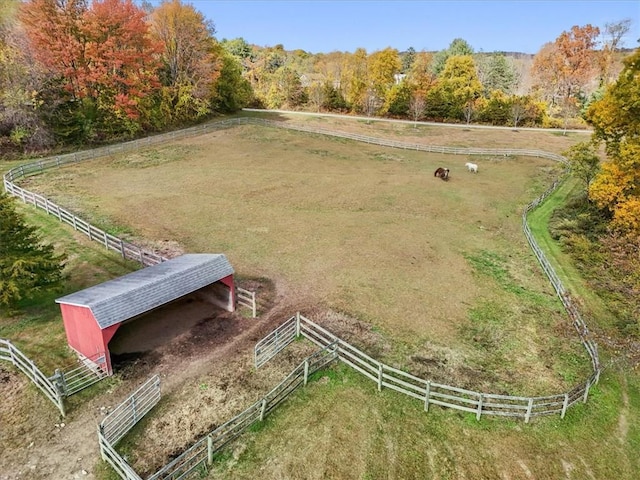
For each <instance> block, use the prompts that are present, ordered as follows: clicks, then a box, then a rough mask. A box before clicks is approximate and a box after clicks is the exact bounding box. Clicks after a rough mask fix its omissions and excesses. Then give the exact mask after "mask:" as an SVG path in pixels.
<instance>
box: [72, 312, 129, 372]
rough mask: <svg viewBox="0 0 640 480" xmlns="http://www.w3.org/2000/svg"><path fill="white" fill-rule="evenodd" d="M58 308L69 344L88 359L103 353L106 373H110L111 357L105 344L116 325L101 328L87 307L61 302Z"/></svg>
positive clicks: (116, 327)
mask: <svg viewBox="0 0 640 480" xmlns="http://www.w3.org/2000/svg"><path fill="white" fill-rule="evenodd" d="M60 310H61V312H62V322H63V323H64V330H65V332H66V334H67V343H68V344H69V346H70V347H71V348H73V349H74V350H75V351H76V352H79V353H81V354H82V355H84V356H85V357H87V358H89V359H92V358H94V357H95V356H97V355H104V356H105V358H106V361H107V369H108V373H109V374H111V373H112V371H111V358H110V355H109V351H108V349H107V344H108V343H109V339H111V337H112V336H113V334H114V333H115V331H116V330H117V329H118V325H113V326H111V327H108V328H107V329H105V330H101V329H100V326H99V325H98V322H97V321H96V319H95V318H94V316H93V313H92V312H91V310H90V309H89V308H87V307H79V306H76V305H67V304H64V303H61V304H60ZM105 337H106V338H105Z"/></svg>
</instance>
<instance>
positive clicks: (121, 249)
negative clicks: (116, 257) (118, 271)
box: [120, 239, 127, 258]
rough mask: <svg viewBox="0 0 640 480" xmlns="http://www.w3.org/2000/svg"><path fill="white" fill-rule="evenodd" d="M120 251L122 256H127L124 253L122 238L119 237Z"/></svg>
mask: <svg viewBox="0 0 640 480" xmlns="http://www.w3.org/2000/svg"><path fill="white" fill-rule="evenodd" d="M120 253H121V254H122V258H127V256H126V255H125V253H124V242H123V241H122V239H120Z"/></svg>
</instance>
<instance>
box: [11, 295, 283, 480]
mask: <svg viewBox="0 0 640 480" xmlns="http://www.w3.org/2000/svg"><path fill="white" fill-rule="evenodd" d="M274 300H277V299H274ZM273 303H274V304H276V305H278V304H279V305H280V306H279V307H278V308H274V309H271V310H270V311H269V312H268V313H266V314H264V315H262V316H261V317H260V318H259V319H251V318H246V317H245V316H243V315H242V314H241V313H228V312H218V314H216V315H215V317H212V316H211V309H210V308H208V309H206V310H203V311H202V312H200V313H201V314H203V313H206V317H205V318H203V319H202V321H199V322H197V323H195V324H194V325H192V326H191V328H189V329H188V330H187V331H181V330H180V328H183V327H180V325H179V324H178V323H176V324H175V325H176V328H177V330H178V334H177V336H174V337H171V335H170V332H168V331H166V330H165V331H163V335H164V336H165V338H171V340H170V341H168V342H166V343H165V344H163V345H161V346H158V347H155V348H153V349H152V350H148V351H146V352H144V353H141V354H138V355H133V356H131V355H130V356H128V357H126V358H124V360H123V361H121V363H120V364H119V365H118V367H117V368H116V381H115V382H114V383H115V386H113V387H111V389H109V390H107V391H106V392H105V393H102V394H100V395H98V396H95V397H93V398H91V399H90V400H88V401H84V402H83V401H82V400H81V398H80V397H78V398H74V397H72V398H71V399H70V400H69V401H68V405H69V407H68V411H69V412H68V415H67V417H66V418H64V419H61V418H60V416H59V414H58V413H57V410H56V409H55V408H54V407H53V405H51V404H50V403H49V402H48V400H46V399H45V398H44V396H43V395H42V394H41V393H40V392H39V391H38V390H37V389H36V388H35V387H34V386H32V385H30V384H29V381H28V380H27V379H26V377H24V375H22V374H21V373H19V372H17V371H14V370H9V369H8V368H4V366H3V367H1V368H2V370H0V386H2V391H3V397H5V396H6V397H7V398H13V399H14V400H15V401H11V402H2V404H1V405H0V450H1V451H2V454H1V455H0V480H14V479H16V480H17V479H21V480H41V479H55V480H67V479H94V478H96V474H95V472H96V470H97V468H98V465H99V464H100V454H99V450H98V443H97V437H96V428H97V425H98V424H99V423H100V421H101V420H102V418H103V417H104V416H105V415H106V414H107V413H108V411H109V410H110V409H111V408H112V407H114V406H116V405H117V404H118V403H119V402H120V401H121V400H122V399H124V398H126V396H128V395H129V394H130V393H131V392H132V391H133V390H134V389H135V388H137V386H138V385H140V384H141V383H142V382H143V381H145V380H146V379H147V378H149V376H151V375H154V374H159V375H160V377H161V381H162V387H161V388H162V394H163V396H167V395H170V394H172V393H174V392H176V391H179V390H180V388H181V386H182V385H184V384H185V383H186V382H189V380H192V379H197V378H198V377H199V376H201V375H204V374H206V373H208V372H210V371H212V370H214V371H215V368H213V367H215V366H216V365H217V366H220V365H225V364H226V363H227V362H229V363H231V362H232V360H233V359H234V358H237V357H239V356H243V357H245V358H248V356H250V355H251V354H252V352H253V346H254V344H255V342H256V341H257V340H259V339H260V338H262V337H263V336H264V335H265V334H266V333H268V332H269V331H271V330H273V328H274V327H275V326H277V325H278V324H280V323H281V322H282V321H284V320H286V318H288V317H289V316H291V315H292V314H295V310H291V307H293V306H292V305H290V304H287V303H286V302H281V303H278V302H277V301H276V302H273ZM189 308H190V309H191V310H197V308H196V307H195V306H193V305H191V306H190V307H189ZM191 313H192V314H193V311H192V312H191ZM165 315H174V319H175V312H174V311H172V310H171V309H169V310H167V312H165ZM140 348H144V346H143V345H140ZM234 373H237V372H234ZM98 388H99V387H98ZM5 392H7V393H6V394H5ZM80 395H82V394H80Z"/></svg>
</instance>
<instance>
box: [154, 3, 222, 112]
mask: <svg viewBox="0 0 640 480" xmlns="http://www.w3.org/2000/svg"><path fill="white" fill-rule="evenodd" d="M151 33H152V37H153V38H154V39H156V40H157V41H158V42H159V43H160V44H161V45H162V50H161V53H160V61H161V69H160V79H161V81H162V84H163V93H162V95H163V100H164V101H165V102H166V104H167V105H165V107H166V108H165V109H163V113H164V115H165V116H166V117H167V118H168V119H169V123H172V122H181V121H182V122H184V121H189V120H194V119H198V118H201V117H203V116H206V115H208V114H209V113H211V107H212V105H211V99H212V96H213V94H214V87H215V84H216V82H217V80H218V79H219V78H220V72H221V70H222V67H223V60H222V51H221V50H220V49H218V48H216V46H215V40H214V38H213V34H214V33H215V28H214V25H213V23H211V22H208V21H206V20H205V18H204V16H203V15H202V14H201V13H200V12H198V11H197V10H196V9H195V8H194V7H193V6H192V5H188V4H183V3H182V2H181V1H180V0H165V1H163V2H162V3H161V4H160V6H158V8H156V9H155V10H154V11H153V13H152V15H151ZM227 67H230V65H227Z"/></svg>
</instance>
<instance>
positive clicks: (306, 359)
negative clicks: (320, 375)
mask: <svg viewBox="0 0 640 480" xmlns="http://www.w3.org/2000/svg"><path fill="white" fill-rule="evenodd" d="M308 378H309V359H308V358H305V359H304V386H305V387H306V386H307V380H308Z"/></svg>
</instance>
